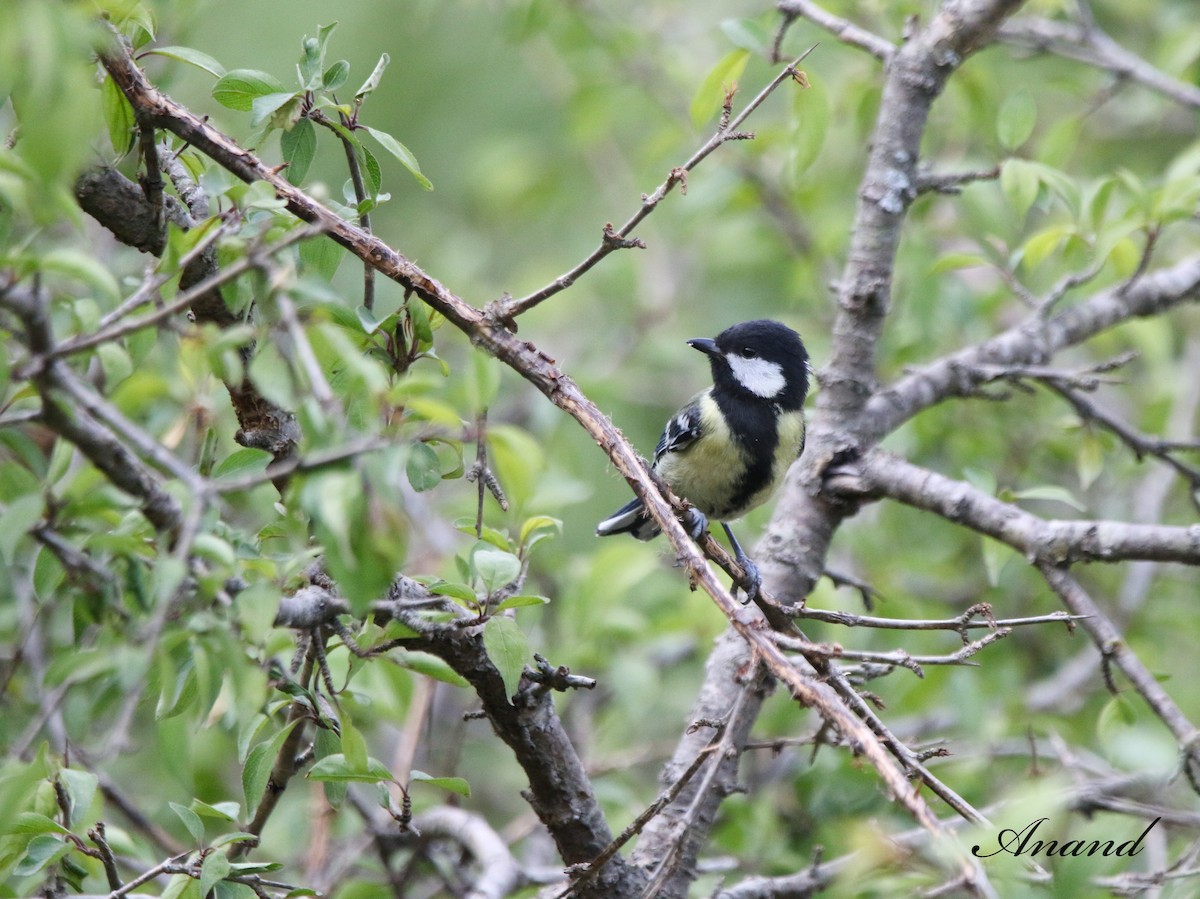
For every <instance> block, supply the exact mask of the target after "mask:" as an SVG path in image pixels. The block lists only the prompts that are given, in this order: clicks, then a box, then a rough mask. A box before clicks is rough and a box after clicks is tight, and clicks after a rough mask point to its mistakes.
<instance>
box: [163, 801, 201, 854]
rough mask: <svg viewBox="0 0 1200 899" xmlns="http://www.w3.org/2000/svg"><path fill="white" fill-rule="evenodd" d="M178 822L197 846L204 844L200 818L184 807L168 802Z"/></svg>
mask: <svg viewBox="0 0 1200 899" xmlns="http://www.w3.org/2000/svg"><path fill="white" fill-rule="evenodd" d="M167 804H168V805H169V806H170V807H171V811H173V812H174V813H175V814H176V815H178V816H179V820H180V821H182V822H183V826H184V827H186V828H187V832H188V833H189V834H191V837H192V839H193V840H195V841H196V843H197V844H200V843H203V842H204V822H203V821H201V820H200V816H199V815H197V814H196V813H195V812H194V811H192V810H191V809H190V808H188V807H187V806H186V805H180V804H179V803H178V802H168V803H167Z"/></svg>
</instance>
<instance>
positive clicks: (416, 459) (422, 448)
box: [404, 443, 442, 493]
mask: <svg viewBox="0 0 1200 899" xmlns="http://www.w3.org/2000/svg"><path fill="white" fill-rule="evenodd" d="M404 470H405V473H406V474H407V475H408V482H409V483H410V484H412V486H413V489H414V490H416V491H417V492H418V493H422V492H424V491H426V490H432V489H433V488H434V487H436V486H437V485H438V484H439V483H441V480H442V465H441V462H440V461H439V460H438V455H437V452H436V451H435V450H434V448H433V447H431V446H429V445H428V444H425V443H414V444H412V445H411V446H410V447H409V448H408V461H407V462H405V465H404Z"/></svg>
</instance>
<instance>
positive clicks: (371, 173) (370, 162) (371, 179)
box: [358, 144, 484, 356]
mask: <svg viewBox="0 0 1200 899" xmlns="http://www.w3.org/2000/svg"><path fill="white" fill-rule="evenodd" d="M358 150H359V152H360V153H361V154H362V173H363V175H364V176H365V179H366V183H365V184H364V185H363V186H364V187H366V189H367V196H369V197H378V196H379V188H380V187H381V186H382V185H383V170H382V169H380V168H379V160H378V159H376V158H375V154H374V153H372V152H371V151H370V149H369V148H368V147H366V146H364V145H363V144H359V145H358ZM472 355H474V356H482V355H484V354H483V353H473V354H472Z"/></svg>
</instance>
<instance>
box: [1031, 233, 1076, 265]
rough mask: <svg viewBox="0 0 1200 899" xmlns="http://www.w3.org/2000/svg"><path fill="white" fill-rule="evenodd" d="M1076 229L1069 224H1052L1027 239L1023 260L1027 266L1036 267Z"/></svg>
mask: <svg viewBox="0 0 1200 899" xmlns="http://www.w3.org/2000/svg"><path fill="white" fill-rule="evenodd" d="M1074 233H1075V229H1074V228H1072V227H1070V226H1068V225H1051V226H1050V227H1049V228H1044V229H1042V230H1041V231H1039V232H1037V233H1036V234H1034V235H1033V236H1031V237H1030V238H1029V240H1027V241H1025V245H1024V247H1023V248H1022V252H1021V262H1022V264H1023V265H1024V266H1025V267H1026V268H1036V267H1037V266H1038V265H1040V264H1041V263H1042V262H1044V261H1045V260H1046V259H1048V258H1049V257H1050V256H1051V255H1052V254H1053V253H1055V252H1056V251H1057V250H1058V248H1059V247H1061V246H1062V245H1063V243H1064V242H1066V240H1067V238H1069V237H1070V236H1071V235H1072V234H1074Z"/></svg>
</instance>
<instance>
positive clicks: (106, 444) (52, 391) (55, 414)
mask: <svg viewBox="0 0 1200 899" xmlns="http://www.w3.org/2000/svg"><path fill="white" fill-rule="evenodd" d="M0 308H6V309H8V310H10V311H11V312H12V313H13V314H14V315H15V316H16V317H17V318H18V319H20V321H21V324H22V325H23V326H24V328H25V339H26V345H27V346H28V348H29V350H30V352H31V354H33V356H34V357H35V360H36V364H35V370H34V371H33V372H31V374H30V379H31V380H32V382H33V384H34V386H35V387H36V388H37V391H38V394H39V395H40V396H41V400H42V419H41V420H42V422H43V423H45V425H46V426H47V427H49V428H50V429H51V430H53V431H55V432H56V433H58V434H59V435H61V436H62V437H64V438H65V439H67V440H69V441H70V442H71V443H73V444H75V445H76V446H77V447H78V448H79V450H80V452H82V453H83V454H84V455H85V456H87V457H88V459H90V460H91V462H92V464H93V465H95V466H96V467H97V468H98V469H100V471H102V472H103V473H104V475H105V476H106V477H107V478H108V479H109V480H110V481H112V482H113V484H115V485H116V486H117V487H119V488H121V489H122V490H124V491H125V492H126V493H128V494H129V495H130V496H132V497H133V498H134V499H136V500H137V501H138V503H139V504H140V506H141V509H142V513H143V514H144V515H145V516H146V519H147V520H148V521H149V522H150V523H151V524H152V525H153V526H154V529H155V530H156V531H158V532H159V533H164V534H174V533H175V532H176V531H177V530H178V529H179V527H180V525H181V524H182V523H183V512H182V510H181V509H180V506H179V503H178V502H177V501H176V500H175V498H174V497H172V496H171V495H170V494H169V493H167V491H166V490H164V489H163V485H162V484H161V483H160V481H159V480H158V478H157V477H156V476H155V475H154V473H153V472H152V471H151V470H150V469H149V468H147V467H146V466H145V465H143V464H142V462H141V460H140V459H138V458H137V456H135V455H134V454H133V453H132V452H130V451H129V449H128V447H126V446H125V444H123V443H122V442H121V441H119V440H118V439H117V438H116V437H115V436H114V435H113V433H112V431H111V430H110V429H109V428H107V427H105V426H104V425H102V424H100V423H99V422H97V421H96V420H95V419H93V418H92V417H91V416H89V415H88V414H87V413H85V412H83V411H82V410H79V409H74V408H70V407H68V406H66V405H65V404H63V403H62V401H61V400H60V399H59V397H58V393H59V392H65V393H67V394H68V395H73V394H75V393H76V391H75V390H73V389H72V388H73V387H74V384H73V383H72V382H74V381H75V380H76V376H75V374H74V373H73V372H72V371H71V370H70V369H69V368H68V367H67V365H66V363H64V362H63V361H62V360H59V359H45V358H44V356H45V355H46V354H48V353H51V352H53V350H54V346H55V344H54V336H53V334H52V333H51V330H50V318H49V313H48V310H47V308H46V305H45V303H43V302H42V300H41V298H40V297H38V296H36V295H35V294H34V293H32V292H29V291H26V290H24V289H22V288H19V287H18V288H12V289H10V290H7V291H5V292H3V293H0ZM39 357H41V358H39Z"/></svg>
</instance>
